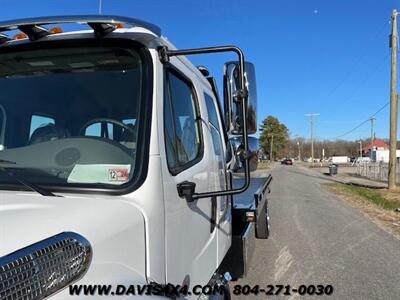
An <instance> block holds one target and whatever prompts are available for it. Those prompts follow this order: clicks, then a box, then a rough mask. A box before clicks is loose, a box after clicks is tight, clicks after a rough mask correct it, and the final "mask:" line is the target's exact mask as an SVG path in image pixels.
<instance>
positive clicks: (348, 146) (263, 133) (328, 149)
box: [259, 116, 400, 159]
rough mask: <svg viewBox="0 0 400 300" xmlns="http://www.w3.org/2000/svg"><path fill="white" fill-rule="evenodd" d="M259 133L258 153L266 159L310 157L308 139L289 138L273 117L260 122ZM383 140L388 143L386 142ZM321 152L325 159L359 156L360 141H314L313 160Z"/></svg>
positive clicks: (363, 140) (283, 127)
mask: <svg viewBox="0 0 400 300" xmlns="http://www.w3.org/2000/svg"><path fill="white" fill-rule="evenodd" d="M259 132H260V137H259V144H260V152H261V155H264V156H265V157H266V158H267V159H271V157H272V159H282V158H285V157H290V158H295V157H298V156H299V155H300V157H301V158H302V159H304V158H309V157H311V141H310V139H308V138H304V137H295V138H290V135H289V129H288V128H287V126H286V125H285V124H283V123H281V122H280V121H279V120H278V118H276V117H274V116H267V117H266V118H265V119H264V120H263V121H262V123H261V125H260V127H259ZM383 140H384V141H385V142H387V143H388V141H387V140H385V139H383ZM370 142H371V140H370V139H362V140H361V146H362V147H365V146H367V145H369V144H370ZM399 146H400V145H399ZM323 149H324V150H323ZM323 151H324V156H325V158H328V157H331V156H342V155H343V156H349V157H352V156H359V155H360V140H356V141H348V140H334V141H332V140H314V158H322V156H323ZM271 152H272V153H271Z"/></svg>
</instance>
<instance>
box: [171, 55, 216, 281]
mask: <svg viewBox="0 0 400 300" xmlns="http://www.w3.org/2000/svg"><path fill="white" fill-rule="evenodd" d="M171 61H174V62H175V64H176V66H179V68H180V70H185V68H186V67H185V66H184V65H183V64H181V63H180V62H179V61H178V60H175V59H174V60H171ZM188 74H193V73H191V72H190V73H189V71H188ZM165 77H166V80H165V83H164V141H163V142H164V144H165V154H166V164H165V165H166V167H167V169H166V170H164V171H163V179H164V180H163V188H164V195H165V196H164V205H165V240H166V250H165V252H166V282H168V283H172V284H181V285H182V284H191V286H192V285H194V284H207V283H208V280H209V279H210V278H211V275H212V274H213V272H214V271H215V269H216V267H217V260H216V254H217V237H216V231H215V230H214V231H213V232H211V231H210V224H211V223H210V222H211V218H212V212H211V211H212V204H211V201H210V199H199V200H195V201H193V202H187V201H186V200H185V199H184V198H180V197H179V196H178V191H177V184H179V183H181V182H184V181H191V182H194V183H195V184H196V191H198V192H205V191H209V176H208V174H209V172H210V171H211V170H212V167H211V165H210V161H211V159H212V158H213V157H210V150H209V149H208V148H206V147H209V143H205V142H204V130H205V127H206V124H205V122H204V121H203V119H202V117H201V114H200V112H201V107H200V105H199V104H200V103H199V101H198V94H197V93H196V90H195V88H194V85H193V83H192V81H191V80H189V79H188V78H189V77H188V76H185V75H184V73H182V71H177V69H175V68H173V67H172V66H170V65H169V66H168V65H167V66H166V71H165ZM203 106H204V105H203ZM203 109H204V107H203Z"/></svg>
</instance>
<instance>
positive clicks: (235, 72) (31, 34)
mask: <svg viewBox="0 0 400 300" xmlns="http://www.w3.org/2000/svg"><path fill="white" fill-rule="evenodd" d="M222 52H226V53H229V52H231V53H232V54H233V55H234V56H233V57H234V59H233V60H232V61H229V62H227V63H225V64H224V74H223V78H221V80H220V81H221V83H222V85H223V86H222V89H223V99H219V98H220V97H219V93H218V91H217V85H216V80H215V79H214V78H213V77H212V75H210V74H209V71H208V70H207V69H206V68H205V67H195V66H194V65H193V64H192V63H191V62H190V61H189V60H188V58H187V57H190V56H194V55H197V56H201V55H204V54H213V53H222ZM221 67H222V64H221ZM256 104H257V99H256V82H255V71H254V66H253V65H252V64H251V63H249V62H246V61H245V58H244V54H243V52H242V51H241V50H240V48H238V47H235V46H221V47H207V48H196V49H186V50H177V49H176V48H175V47H174V46H173V45H172V43H171V42H169V41H168V40H167V39H166V38H164V37H163V36H162V34H161V30H160V28H159V27H157V26H155V25H153V24H150V23H147V22H144V21H141V20H137V19H132V18H126V17H118V16H56V17H41V18H31V19H20V20H12V21H6V22H1V23H0V299H1V300H4V299H7V300H9V299H11V300H14V299H45V298H51V299H70V298H71V299H72V298H73V299H80V298H83V299H87V298H88V296H85V295H84V293H81V294H79V295H78V294H76V295H71V287H75V288H76V287H82V286H83V287H86V288H87V287H92V288H93V287H96V286H100V285H109V286H111V288H112V290H111V292H110V293H109V294H108V296H110V297H111V296H112V295H114V296H117V294H118V288H120V287H122V290H123V291H124V292H125V291H130V293H128V292H127V293H126V294H124V293H122V295H124V296H125V297H122V298H121V299H125V298H131V297H133V298H134V297H145V298H146V299H159V298H165V297H167V298H173V299H178V298H186V299H198V298H199V299H230V291H229V284H228V281H230V280H235V279H238V278H241V277H243V276H246V274H247V272H248V271H249V261H250V259H251V256H252V253H253V248H254V242H255V238H264V239H265V238H267V237H268V234H269V217H268V206H267V194H268V192H269V184H270V182H271V180H272V178H271V177H268V178H265V179H264V180H261V182H259V183H257V184H256V185H257V186H256V188H254V189H253V191H251V192H249V190H248V187H249V186H250V185H254V184H255V183H254V182H251V181H250V176H251V171H252V170H254V169H255V168H256V166H257V149H258V145H257V140H256V139H255V138H254V137H250V136H249V135H251V134H254V133H255V132H256V125H257V123H256V113H257V110H256V109H257V105H256ZM246 190H247V191H246ZM254 190H256V191H254ZM140 286H143V287H147V288H148V290H150V291H149V292H148V293H147V294H146V295H142V293H141V292H140V288H139V287H140ZM194 286H197V287H200V289H198V290H197V291H200V292H197V293H196V292H193V291H194V290H193V287H194ZM207 286H208V287H216V290H217V291H218V292H217V293H212V292H209V290H208V292H207V290H205V289H204V287H207ZM135 287H136V288H138V289H136V290H134V291H133V292H132V288H133V289H135ZM152 287H153V290H152ZM124 288H125V290H124ZM120 291H121V289H120ZM98 292H99V291H97V293H98ZM72 296H73V297H72ZM118 296H121V293H120V294H118ZM92 297H94V298H98V297H100V295H99V294H96V293H94V294H92ZM102 298H104V295H103V296H102ZM119 298H120V297H119Z"/></svg>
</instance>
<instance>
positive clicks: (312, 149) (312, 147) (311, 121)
mask: <svg viewBox="0 0 400 300" xmlns="http://www.w3.org/2000/svg"><path fill="white" fill-rule="evenodd" d="M305 116H306V117H310V139H311V162H312V163H314V117H315V116H319V114H318V113H309V114H305Z"/></svg>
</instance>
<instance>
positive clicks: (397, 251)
mask: <svg viewBox="0 0 400 300" xmlns="http://www.w3.org/2000/svg"><path fill="white" fill-rule="evenodd" d="M270 173H271V174H272V175H273V178H274V180H273V183H272V192H271V194H270V197H269V207H270V217H271V235H270V237H269V239H267V240H257V241H256V250H255V253H254V257H253V259H252V262H251V265H250V271H249V274H248V276H247V277H246V278H243V279H241V280H239V281H236V282H232V283H231V291H232V290H233V286H234V285H235V284H240V285H244V284H248V285H250V286H255V285H260V288H265V287H266V286H267V285H268V284H271V285H277V284H280V285H290V286H291V288H298V287H299V286H300V285H307V286H309V285H318V284H321V285H325V286H326V285H332V286H333V294H332V295H330V296H315V295H314V296H299V295H298V294H296V293H291V294H292V295H290V296H282V295H281V296H266V295H265V294H264V295H262V294H261V293H260V294H258V295H257V296H254V295H248V296H243V295H242V296H236V297H233V298H234V299H266V298H268V299H272V298H273V299H276V298H278V299H282V298H283V297H284V298H289V299H300V298H303V299H309V298H315V299H325V298H326V299H400V241H399V240H398V239H396V238H395V237H393V236H392V235H390V234H389V233H386V232H385V231H383V230H382V229H380V228H379V227H377V226H376V225H375V224H374V223H372V222H371V221H370V220H369V219H367V218H366V217H365V216H363V215H362V214H361V213H360V212H359V211H358V210H357V209H355V208H352V207H351V206H349V205H348V204H347V203H345V202H344V201H342V200H341V199H339V198H337V197H336V196H335V195H333V194H332V193H330V192H328V191H326V190H325V189H324V188H323V187H321V183H325V182H328V181H325V180H324V179H323V178H321V176H320V175H318V174H316V173H315V172H313V171H311V170H308V169H306V168H304V167H299V166H284V165H276V166H275V167H274V168H273V169H272V170H271V171H270Z"/></svg>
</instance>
